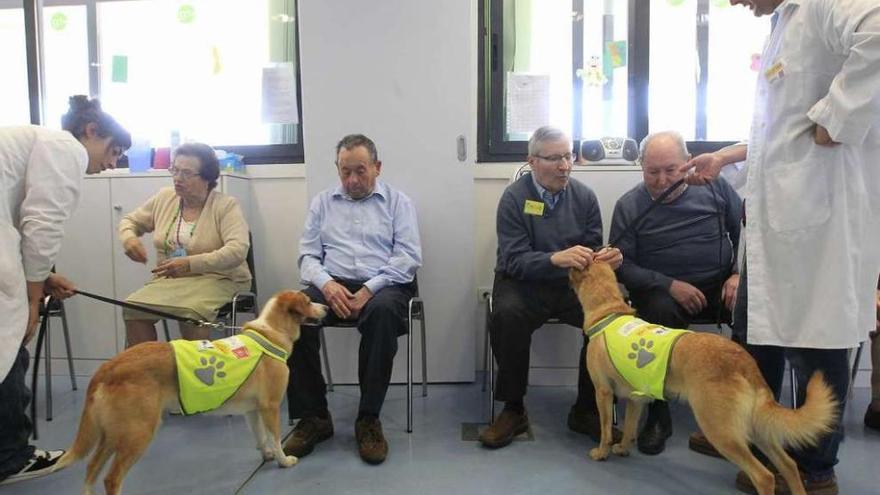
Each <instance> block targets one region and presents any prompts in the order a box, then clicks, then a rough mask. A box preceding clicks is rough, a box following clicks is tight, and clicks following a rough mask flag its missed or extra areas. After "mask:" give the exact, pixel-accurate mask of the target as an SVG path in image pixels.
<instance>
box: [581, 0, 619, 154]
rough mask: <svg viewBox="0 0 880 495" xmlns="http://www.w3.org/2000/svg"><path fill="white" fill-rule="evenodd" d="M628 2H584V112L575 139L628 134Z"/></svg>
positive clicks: (591, 0) (587, 0)
mask: <svg viewBox="0 0 880 495" xmlns="http://www.w3.org/2000/svg"><path fill="white" fill-rule="evenodd" d="M627 12H628V2H626V1H616V2H609V1H606V0H586V1H584V13H583V30H584V49H583V54H584V60H583V62H582V64H581V67H582V69H581V73H580V75H581V77H580V79H581V83H582V84H583V113H582V114H581V115H582V117H581V119H582V127H581V129H582V130H581V133H580V134H581V135H580V136H574V138H575V139H579V138H581V137H583V138H584V139H597V138H600V137H603V136H626V135H627V123H628V118H627V109H628V101H627V99H628V96H629V81H628V71H627V65H628V58H629V57H628V56H629V53H628V42H627V34H628V22H629V19H628V16H627Z"/></svg>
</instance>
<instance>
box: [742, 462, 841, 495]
mask: <svg viewBox="0 0 880 495" xmlns="http://www.w3.org/2000/svg"><path fill="white" fill-rule="evenodd" d="M768 469H770V472H772V473H773V476H775V482H776V487H775V489H774V493H775V495H791V490H790V489H789V487H788V483H786V482H785V478H783V477H782V475H780V474H779V472H778V471H777V470H776V469H775V468H774V467H773V466H772V465H771V466H768ZM799 474H800V475H801V481H803V482H804V489H805V490H806V491H807V495H837V494H838V489H837V477H836V476H834V475H833V474H832V475H831V476H830V477H828V478H824V479H821V480H816V479H812V478H810V477H809V476H807V475H806V474H804V473H803V472H800V471H799ZM736 489H737V490H739V491H741V492H743V493H751V494H752V495H758V491H757V490H756V489H755V485H753V484H752V480H751V478H749V475H747V474H746V472H745V471H740V472H738V473H736Z"/></svg>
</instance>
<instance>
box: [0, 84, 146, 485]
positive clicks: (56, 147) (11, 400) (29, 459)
mask: <svg viewBox="0 0 880 495" xmlns="http://www.w3.org/2000/svg"><path fill="white" fill-rule="evenodd" d="M61 124H62V127H63V128H64V130H62V131H57V130H51V129H46V128H43V127H37V126H21V127H0V274H2V276H0V380H2V383H0V484H6V483H12V482H15V481H22V480H25V479H31V478H36V477H38V476H42V475H45V474H48V473H49V472H51V468H52V466H53V465H54V464H55V461H56V460H57V459H58V457H60V456H61V454H62V453H63V451H45V450H41V449H36V448H34V447H33V446H31V445H29V444H28V438H29V437H30V435H31V432H32V430H33V425H32V424H31V421H30V418H29V417H28V416H27V415H26V414H25V409H26V407H27V404H28V402H29V401H30V399H31V393H30V391H29V390H28V389H27V387H26V386H25V372H26V371H27V367H28V352H27V350H26V349H25V347H24V346H25V345H26V344H27V343H28V341H30V339H31V337H33V335H34V330H35V329H36V325H37V316H38V314H37V313H38V308H39V303H40V299H41V298H42V296H43V293H44V291H49V292H52V293H53V294H59V293H60V294H64V295H69V294H70V292H69V291H65V289H69V288H70V285H71V284H70V283H69V282H67V281H66V280H64V279H63V277H58V276H51V277H50V270H51V269H52V266H53V265H54V263H55V258H56V256H57V255H58V251H59V250H60V249H61V241H62V238H63V237H64V222H65V221H66V220H67V219H68V218H69V217H70V215H71V213H72V212H73V210H74V208H75V207H76V205H77V201H78V199H79V191H80V184H81V181H82V175H83V172H85V173H87V174H94V173H98V172H100V171H102V170H104V169H105V168H113V167H115V166H116V160H117V159H118V158H119V156H120V155H121V154H122V153H123V152H124V151H125V150H126V149H128V147H129V146H131V136H130V135H129V133H128V132H127V131H126V130H125V129H123V128H122V127H121V126H120V125H119V124H118V123H117V122H116V121H115V120H114V119H113V118H112V117H111V116H109V115H107V114H106V113H104V112H103V111H102V110H101V105H100V103H99V102H98V101H97V100H89V99H88V97H86V96H73V97H71V98H70V109H69V110H68V112H67V113H66V114H65V115H64V117H62V119H61ZM84 254H85V253H84ZM65 293H66V294H65Z"/></svg>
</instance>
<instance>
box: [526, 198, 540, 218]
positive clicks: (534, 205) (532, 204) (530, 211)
mask: <svg viewBox="0 0 880 495" xmlns="http://www.w3.org/2000/svg"><path fill="white" fill-rule="evenodd" d="M523 213H525V214H526V215H538V216H542V215H544V202H543V201H532V200H530V199H527V200H526V206H525V208H523Z"/></svg>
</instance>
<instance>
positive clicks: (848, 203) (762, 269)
mask: <svg viewBox="0 0 880 495" xmlns="http://www.w3.org/2000/svg"><path fill="white" fill-rule="evenodd" d="M777 12H778V13H779V17H778V21H777V25H776V28H775V29H774V31H773V33H772V34H771V35H770V39H769V42H768V45H767V47H766V48H765V50H764V56H763V57H762V70H761V72H760V73H759V82H758V85H757V94H756V98H755V112H754V119H753V122H752V132H751V136H750V138H749V148H748V159H747V167H746V169H747V175H748V178H747V184H746V193H745V196H746V197H747V200H746V220H747V224H746V241H745V242H746V256H747V265H748V266H747V270H748V305H749V307H748V342H749V343H751V344H764V345H778V346H792V347H809V348H821V349H836V348H847V347H854V346H856V345H858V343H859V342H861V341H863V340H865V338H866V337H867V334H868V332H869V331H870V330H872V329H873V328H874V322H875V318H874V316H875V315H874V294H875V285H876V283H877V275H878V272H880V2H878V1H877V0H787V1H785V2H783V3H782V4H781V5H780V6H779V7H778V9H777ZM777 64H778V65H777ZM774 68H775V69H781V70H779V71H778V72H779V73H778V75H777V76H775V77H774V76H772V75H771V76H768V75H767V71H770V73H771V74H773V73H774V70H773V69H774ZM816 123H818V124H820V125H822V126H824V127H825V128H827V129H828V131H829V133H830V135H831V137H832V138H833V139H834V140H835V141H838V142H840V143H842V144H840V145H839V146H836V147H823V146H818V145H816V144H815V143H814V142H813V125H814V124H816Z"/></svg>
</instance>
